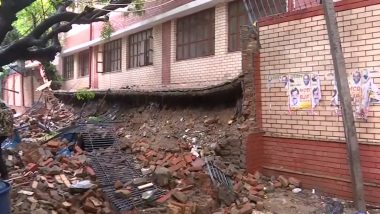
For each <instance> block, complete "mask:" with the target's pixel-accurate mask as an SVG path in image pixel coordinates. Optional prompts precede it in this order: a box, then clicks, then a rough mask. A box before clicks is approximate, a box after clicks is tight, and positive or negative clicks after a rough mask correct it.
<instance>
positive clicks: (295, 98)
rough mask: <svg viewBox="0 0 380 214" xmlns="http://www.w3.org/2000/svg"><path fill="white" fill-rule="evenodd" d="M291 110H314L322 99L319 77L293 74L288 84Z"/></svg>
mask: <svg viewBox="0 0 380 214" xmlns="http://www.w3.org/2000/svg"><path fill="white" fill-rule="evenodd" d="M288 86H289V87H288V90H289V92H288V94H289V109H290V110H291V111H294V110H312V109H313V108H315V107H316V106H317V105H318V103H319V100H320V99H321V89H320V88H321V87H320V82H319V77H318V75H312V74H291V75H289V83H288Z"/></svg>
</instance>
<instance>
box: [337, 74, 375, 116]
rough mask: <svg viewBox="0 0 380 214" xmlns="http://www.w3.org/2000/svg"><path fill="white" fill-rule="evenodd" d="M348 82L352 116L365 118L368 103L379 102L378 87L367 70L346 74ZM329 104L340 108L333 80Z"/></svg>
mask: <svg viewBox="0 0 380 214" xmlns="http://www.w3.org/2000/svg"><path fill="white" fill-rule="evenodd" d="M348 83H349V87H350V94H351V100H352V107H353V111H354V116H355V118H358V119H365V120H366V119H367V117H368V112H369V107H370V105H371V104H375V103H380V94H379V89H378V87H377V86H376V84H375V83H374V80H373V78H371V76H370V72H368V71H367V70H364V71H362V72H361V71H354V72H353V73H352V74H351V75H349V76H348ZM331 104H332V105H333V106H335V107H337V108H339V109H340V102H339V97H338V89H337V87H336V82H335V81H334V91H333V96H332V100H331Z"/></svg>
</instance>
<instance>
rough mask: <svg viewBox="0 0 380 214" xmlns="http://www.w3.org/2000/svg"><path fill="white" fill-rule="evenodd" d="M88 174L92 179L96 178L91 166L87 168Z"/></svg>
mask: <svg viewBox="0 0 380 214" xmlns="http://www.w3.org/2000/svg"><path fill="white" fill-rule="evenodd" d="M86 172H87V174H89V175H90V176H92V177H93V176H95V171H94V170H93V169H92V168H91V167H89V166H86Z"/></svg>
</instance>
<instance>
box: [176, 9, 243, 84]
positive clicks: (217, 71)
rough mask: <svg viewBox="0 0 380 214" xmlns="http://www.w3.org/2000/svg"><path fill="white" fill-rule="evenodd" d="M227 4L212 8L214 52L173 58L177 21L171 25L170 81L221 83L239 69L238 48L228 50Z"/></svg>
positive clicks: (234, 74)
mask: <svg viewBox="0 0 380 214" xmlns="http://www.w3.org/2000/svg"><path fill="white" fill-rule="evenodd" d="M227 8H228V7H227V4H225V3H223V4H219V5H218V6H217V7H216V8H215V55H213V56H208V57H202V58H195V59H189V60H182V61H176V46H175V45H176V35H175V32H176V23H175V22H173V23H172V24H173V26H172V54H171V56H172V59H171V61H172V65H171V68H172V70H171V84H173V85H178V86H177V87H202V86H206V85H207V86H208V85H212V84H218V83H222V82H224V81H226V80H229V79H233V78H235V77H236V76H238V75H239V74H240V73H241V59H242V57H241V52H240V51H239V52H232V53H229V52H228V49H227V47H228V46H227V45H228V22H227Z"/></svg>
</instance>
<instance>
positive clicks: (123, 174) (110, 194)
mask: <svg viewBox="0 0 380 214" xmlns="http://www.w3.org/2000/svg"><path fill="white" fill-rule="evenodd" d="M106 150H107V151H103V152H101V151H99V150H94V151H93V152H92V153H91V154H90V160H91V164H92V167H93V169H94V171H95V174H96V176H97V180H98V182H99V184H100V185H101V186H102V187H103V192H104V193H105V195H106V197H107V198H108V200H109V201H110V202H111V203H112V205H113V206H114V208H115V209H117V210H118V211H126V210H131V209H133V208H135V207H139V206H143V205H144V203H145V202H144V200H143V199H142V197H141V196H142V193H144V192H145V191H149V190H154V191H155V193H154V196H153V197H152V200H157V199H158V198H159V197H161V196H162V195H164V194H165V193H166V191H164V190H162V189H160V188H158V187H157V186H155V185H154V186H152V187H149V188H146V189H143V190H139V189H138V188H136V187H133V188H132V193H131V196H130V197H129V198H128V199H121V198H117V197H115V194H114V192H115V189H114V183H115V182H116V181H117V180H120V181H121V182H123V183H132V181H133V179H135V178H143V177H144V176H143V174H142V173H141V171H140V167H138V166H137V165H138V163H137V162H136V161H135V160H134V159H133V155H132V154H128V153H123V152H122V151H120V148H119V146H118V144H115V145H113V146H112V147H110V148H108V149H106ZM100 152H101V153H100ZM105 152H106V153H105Z"/></svg>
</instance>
